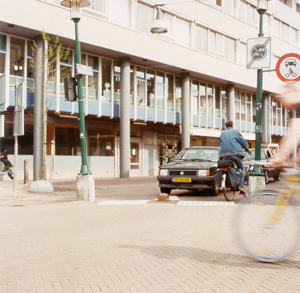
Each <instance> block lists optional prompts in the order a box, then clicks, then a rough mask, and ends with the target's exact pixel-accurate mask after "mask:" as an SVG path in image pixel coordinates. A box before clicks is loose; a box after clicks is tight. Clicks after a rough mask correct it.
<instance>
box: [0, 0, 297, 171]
mask: <svg viewBox="0 0 300 293" xmlns="http://www.w3.org/2000/svg"><path fill="white" fill-rule="evenodd" d="M2 2H4V3H3V4H4V5H2V8H1V10H0V74H1V75H5V77H6V78H5V99H6V106H7V108H6V111H4V112H2V113H1V114H2V115H3V116H4V120H5V123H4V125H5V127H4V128H5V131H4V137H2V139H1V147H2V149H8V152H9V153H10V154H13V152H14V137H13V122H14V121H13V111H14V107H15V86H16V85H17V84H20V83H22V82H24V86H25V97H26V108H25V115H24V116H25V135H24V136H20V137H19V138H18V144H19V151H18V153H19V156H18V160H19V161H20V163H19V164H18V166H19V169H20V170H22V168H23V167H22V161H23V160H24V159H26V160H28V161H29V166H30V170H32V168H33V144H34V143H33V142H34V127H35V122H34V111H37V108H36V107H37V105H36V104H37V101H43V99H44V98H45V95H43V94H41V93H40V92H38V91H37V90H36V88H35V84H36V83H35V79H37V76H38V74H40V75H42V73H39V72H37V69H36V68H32V66H30V62H31V60H32V58H33V55H34V54H33V50H32V44H33V42H34V41H35V42H36V43H37V44H38V43H39V42H37V40H40V39H41V32H42V31H44V32H45V33H47V34H48V35H49V36H51V40H52V42H53V41H54V40H55V37H56V36H58V37H59V42H60V43H61V44H62V47H63V49H64V50H69V52H70V53H69V55H68V58H67V59H64V60H59V58H58V60H57V62H56V63H55V68H56V70H55V74H53V78H52V79H51V80H50V82H49V83H48V85H47V93H46V94H47V104H48V124H47V142H49V143H50V142H51V141H52V140H53V141H54V148H52V149H53V150H54V156H53V163H54V172H55V174H57V176H61V174H63V173H64V174H70V175H71V176H74V174H76V173H78V171H79V168H80V160H81V158H80V139H79V123H78V103H77V102H68V101H66V100H65V92H64V83H63V78H64V77H66V76H73V77H74V76H75V51H74V48H75V46H74V38H75V31H74V23H73V21H71V20H70V10H69V9H67V8H65V7H62V6H61V5H60V2H61V0H27V1H21V0H4V1H2ZM177 2H178V3H176V1H174V0H166V1H164V3H165V5H164V6H163V7H162V12H163V18H164V20H165V22H166V24H167V26H168V32H167V33H166V34H163V35H158V34H153V33H151V32H150V29H151V26H152V24H153V21H154V20H155V17H156V9H157V8H156V6H155V4H161V2H160V1H156V0H153V1H142V0H141V1H140V0H90V3H91V5H90V6H89V7H87V8H84V9H82V11H81V20H80V22H79V39H80V42H81V51H82V54H81V60H82V64H84V65H88V66H91V67H92V70H93V76H84V77H83V91H84V106H85V108H84V111H85V123H86V138H87V155H88V165H89V168H90V170H91V171H92V173H93V175H94V176H96V177H97V176H102V177H103V176H109V177H111V176H116V177H118V176H120V164H122V157H121V156H120V149H121V148H122V140H121V139H120V137H121V134H120V132H122V131H124V130H122V129H124V125H123V123H124V122H123V121H122V119H121V117H122V115H121V112H122V107H121V106H122V103H124V102H126V103H129V104H130V107H128V109H130V113H129V115H130V118H129V120H130V121H129V123H128V125H130V126H129V129H127V131H129V133H130V139H129V141H128V144H129V145H128V147H129V150H130V154H129V169H130V176H149V175H156V174H157V171H158V168H159V166H160V165H162V164H164V163H165V162H167V161H168V160H169V159H170V158H172V157H174V156H175V155H176V154H177V153H178V152H179V151H180V149H181V148H182V147H186V146H189V145H191V146H195V145H208V146H217V145H218V144H219V136H220V133H221V131H222V128H223V127H224V123H225V121H226V120H228V119H230V120H233V121H234V126H235V129H238V130H239V131H241V133H242V134H243V136H244V137H245V139H246V140H247V141H248V143H249V144H250V146H252V147H254V142H255V122H256V86H257V73H256V70H253V69H247V68H246V62H247V60H246V55H247V40H248V39H250V38H256V37H257V35H258V27H259V23H258V21H259V15H258V13H257V11H256V9H257V7H256V5H257V2H256V1H248V0H247V1H244V0H207V1H177ZM299 12H300V6H299V4H298V3H297V2H296V1H294V0H291V1H278V0H272V1H269V3H268V10H267V12H266V13H265V15H264V35H265V37H271V52H269V55H268V57H270V58H271V68H270V69H271V70H272V69H275V66H276V62H277V61H278V59H279V58H280V57H281V56H282V55H284V54H286V53H297V54H300V36H299V28H300V25H299V23H300V14H299ZM40 43H41V42H40ZM51 44H52V43H51V41H50V42H49V44H46V42H42V43H41V45H40V49H41V50H42V51H43V52H45V50H46V49H47V46H51ZM128 61H129V66H130V68H129V70H128V71H124V70H122V68H124V62H127V63H128ZM125 75H126V76H125ZM122 78H124V79H123V80H128V83H129V84H128V86H129V87H130V93H129V94H128V99H127V98H126V100H125V95H124V93H122V92H121V80H122ZM283 84H284V83H283V82H282V81H280V80H279V78H278V77H277V76H276V73H275V71H266V72H264V74H263V117H262V142H263V143H266V144H267V143H268V144H277V143H278V142H279V140H280V138H281V137H282V136H283V135H285V134H286V133H287V122H288V120H289V119H290V118H291V117H292V116H293V115H294V114H295V113H291V112H290V111H289V110H287V109H285V108H283V107H282V105H280V104H279V103H278V102H277V101H276V95H277V94H278V93H280V91H281V89H282V87H283ZM127 128H128V127H127ZM47 154H48V157H47V169H49V167H50V159H51V156H50V155H51V146H50V145H47Z"/></svg>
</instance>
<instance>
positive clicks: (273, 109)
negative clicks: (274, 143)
mask: <svg viewBox="0 0 300 293" xmlns="http://www.w3.org/2000/svg"><path fill="white" fill-rule="evenodd" d="M272 113H273V115H272V117H273V126H276V101H275V100H273V99H272Z"/></svg>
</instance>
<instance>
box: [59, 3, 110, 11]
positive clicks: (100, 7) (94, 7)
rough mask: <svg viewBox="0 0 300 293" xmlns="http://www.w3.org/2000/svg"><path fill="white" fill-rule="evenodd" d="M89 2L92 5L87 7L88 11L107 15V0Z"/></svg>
mask: <svg viewBox="0 0 300 293" xmlns="http://www.w3.org/2000/svg"><path fill="white" fill-rule="evenodd" d="M89 1H90V3H91V4H90V5H89V6H88V7H87V8H88V9H92V10H95V11H97V12H101V13H105V0H89ZM59 2H61V0H59Z"/></svg>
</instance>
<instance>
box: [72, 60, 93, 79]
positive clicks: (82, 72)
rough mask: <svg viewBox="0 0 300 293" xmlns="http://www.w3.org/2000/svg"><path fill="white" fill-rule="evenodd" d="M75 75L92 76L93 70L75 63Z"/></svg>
mask: <svg viewBox="0 0 300 293" xmlns="http://www.w3.org/2000/svg"><path fill="white" fill-rule="evenodd" d="M76 74H80V75H88V76H93V68H92V67H91V66H86V65H82V64H78V63H76Z"/></svg>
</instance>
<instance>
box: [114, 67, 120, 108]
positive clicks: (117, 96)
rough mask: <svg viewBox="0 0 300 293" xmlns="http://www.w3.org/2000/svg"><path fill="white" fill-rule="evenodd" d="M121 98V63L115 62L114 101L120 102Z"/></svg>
mask: <svg viewBox="0 0 300 293" xmlns="http://www.w3.org/2000/svg"><path fill="white" fill-rule="evenodd" d="M120 99H121V64H120V62H117V61H115V62H114V103H120Z"/></svg>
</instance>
